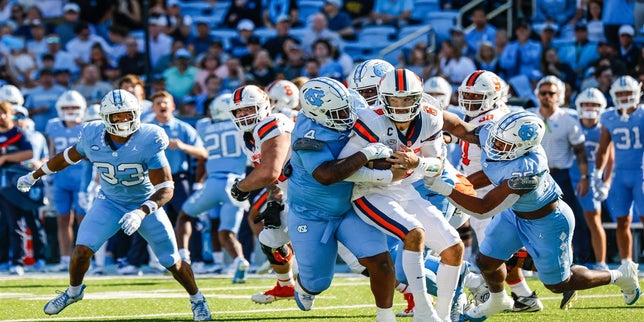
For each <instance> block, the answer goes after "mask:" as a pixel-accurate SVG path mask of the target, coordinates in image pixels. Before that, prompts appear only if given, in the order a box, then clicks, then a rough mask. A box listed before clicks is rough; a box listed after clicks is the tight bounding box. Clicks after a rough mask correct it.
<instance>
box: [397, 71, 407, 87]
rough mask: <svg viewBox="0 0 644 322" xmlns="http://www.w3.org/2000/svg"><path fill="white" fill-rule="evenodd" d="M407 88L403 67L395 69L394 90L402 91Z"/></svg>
mask: <svg viewBox="0 0 644 322" xmlns="http://www.w3.org/2000/svg"><path fill="white" fill-rule="evenodd" d="M406 90H407V82H406V74H405V70H404V69H398V70H397V71H396V91H397V92H404V91H406Z"/></svg>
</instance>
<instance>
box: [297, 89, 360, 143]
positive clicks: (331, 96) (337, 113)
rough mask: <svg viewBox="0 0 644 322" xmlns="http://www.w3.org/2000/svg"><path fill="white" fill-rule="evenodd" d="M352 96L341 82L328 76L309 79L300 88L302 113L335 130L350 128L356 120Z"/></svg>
mask: <svg viewBox="0 0 644 322" xmlns="http://www.w3.org/2000/svg"><path fill="white" fill-rule="evenodd" d="M353 101H354V98H353V97H352V95H351V93H350V92H349V90H348V89H347V88H346V87H344V85H342V83H340V82H338V81H336V80H335V79H332V78H328V77H317V78H313V79H311V80H309V81H308V82H306V83H305V84H304V85H302V88H301V89H300V105H301V106H302V113H304V115H305V116H307V117H308V118H310V119H312V120H314V121H315V122H316V123H318V124H321V125H323V126H325V127H328V128H330V129H334V130H336V131H345V130H348V129H351V128H352V127H353V124H354V123H355V121H356V118H357V117H356V114H355V113H354V112H353V106H352V103H353Z"/></svg>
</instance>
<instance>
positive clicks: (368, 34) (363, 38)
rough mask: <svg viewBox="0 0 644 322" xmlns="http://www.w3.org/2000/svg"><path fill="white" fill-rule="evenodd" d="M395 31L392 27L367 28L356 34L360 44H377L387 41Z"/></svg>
mask: <svg viewBox="0 0 644 322" xmlns="http://www.w3.org/2000/svg"><path fill="white" fill-rule="evenodd" d="M396 32H397V29H396V27H393V26H367V27H364V28H362V30H360V31H359V32H358V35H357V36H358V41H359V42H361V43H370V44H377V43H379V42H382V41H389V39H390V37H394V36H395V35H396Z"/></svg>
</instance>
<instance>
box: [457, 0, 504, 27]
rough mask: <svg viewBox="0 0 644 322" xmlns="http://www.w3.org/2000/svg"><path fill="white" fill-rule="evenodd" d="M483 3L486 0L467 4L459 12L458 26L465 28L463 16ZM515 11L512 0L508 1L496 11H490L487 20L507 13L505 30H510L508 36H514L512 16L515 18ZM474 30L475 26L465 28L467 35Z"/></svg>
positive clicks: (477, 0)
mask: <svg viewBox="0 0 644 322" xmlns="http://www.w3.org/2000/svg"><path fill="white" fill-rule="evenodd" d="M483 2H484V0H473V1H471V2H469V3H467V4H466V5H464V6H463V7H462V8H461V9H460V10H459V11H458V21H457V25H458V26H461V27H464V26H463V16H464V15H465V14H466V13H467V12H469V11H470V10H472V9H474V8H475V7H476V6H478V5H479V4H481V3H483ZM513 10H514V8H513V7H512V0H508V1H506V2H505V3H504V4H502V5H500V6H498V7H497V8H496V9H494V10H492V11H490V12H489V13H488V14H487V15H486V17H487V19H488V20H491V19H493V18H494V17H496V16H498V15H500V14H503V13H504V12H507V14H506V19H507V23H506V27H505V28H506V29H505V30H508V34H512V33H511V30H512V16H513ZM472 29H474V25H469V26H467V27H466V28H464V31H465V32H466V33H467V32H469V31H471V30H472Z"/></svg>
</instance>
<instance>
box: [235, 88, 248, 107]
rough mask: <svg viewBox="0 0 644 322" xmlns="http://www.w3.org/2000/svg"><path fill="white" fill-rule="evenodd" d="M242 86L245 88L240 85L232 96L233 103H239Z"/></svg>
mask: <svg viewBox="0 0 644 322" xmlns="http://www.w3.org/2000/svg"><path fill="white" fill-rule="evenodd" d="M244 88H245V86H243V87H240V88H238V89H237V90H236V91H235V96H234V97H233V102H234V103H235V104H239V103H240V102H241V99H242V93H243V92H244Z"/></svg>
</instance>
